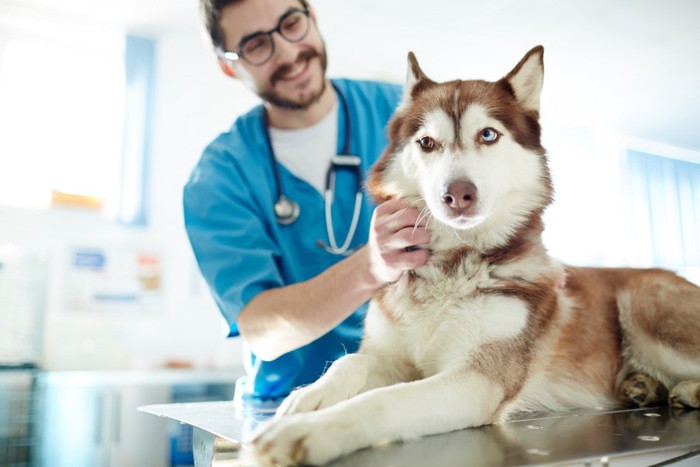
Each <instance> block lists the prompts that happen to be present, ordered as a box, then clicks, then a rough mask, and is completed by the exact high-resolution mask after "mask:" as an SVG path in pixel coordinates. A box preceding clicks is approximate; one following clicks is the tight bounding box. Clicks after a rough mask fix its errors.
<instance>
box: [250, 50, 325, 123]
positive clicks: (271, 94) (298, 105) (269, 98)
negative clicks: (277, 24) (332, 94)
mask: <svg viewBox="0 0 700 467" xmlns="http://www.w3.org/2000/svg"><path fill="white" fill-rule="evenodd" d="M316 57H318V59H319V60H320V61H321V70H322V72H323V77H324V79H323V81H322V84H321V89H320V90H319V91H318V92H317V93H315V94H313V95H311V96H309V97H308V98H307V99H305V100H304V101H301V102H297V101H291V100H289V99H285V98H283V97H282V96H280V95H279V94H277V93H276V92H275V91H273V90H272V88H274V86H275V83H276V82H277V81H279V80H280V79H281V77H282V76H284V75H285V74H286V73H287V72H288V71H289V69H290V68H291V67H293V66H294V63H297V62H299V61H302V60H303V61H310V60H312V59H313V58H316ZM294 63H291V64H289V65H283V66H281V67H280V68H278V69H277V70H275V72H274V73H273V74H272V76H271V77H270V89H268V90H264V91H262V92H261V93H260V97H261V98H262V99H263V100H264V101H265V102H268V103H270V104H272V105H274V106H275V107H278V108H281V109H287V110H306V109H308V108H309V107H311V106H312V105H313V104H315V103H316V102H318V101H319V100H320V99H321V96H322V95H323V92H324V91H325V90H326V80H325V76H326V68H327V67H328V57H327V55H326V47H325V44H324V45H323V48H322V50H321V52H319V51H317V50H316V49H310V50H304V51H302V52H301V53H300V54H299V56H298V57H297V59H296V61H295V62H294Z"/></svg>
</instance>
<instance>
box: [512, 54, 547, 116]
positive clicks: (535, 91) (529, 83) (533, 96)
mask: <svg viewBox="0 0 700 467" xmlns="http://www.w3.org/2000/svg"><path fill="white" fill-rule="evenodd" d="M543 57H544V47H542V46H541V45H538V46H537V47H535V48H533V49H532V50H530V51H529V52H528V53H527V54H525V56H524V57H523V59H522V60H520V63H518V64H517V65H516V66H515V68H513V70H512V71H511V72H510V73H508V74H507V75H506V76H505V78H504V79H505V80H506V81H508V83H510V86H511V87H512V88H513V92H515V97H516V98H517V99H518V101H520V103H522V104H523V106H525V108H526V109H528V110H534V111H537V112H539V110H540V93H541V92H542V82H543V81H544V58H543Z"/></svg>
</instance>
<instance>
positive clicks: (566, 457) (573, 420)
mask: <svg viewBox="0 0 700 467" xmlns="http://www.w3.org/2000/svg"><path fill="white" fill-rule="evenodd" d="M139 410H141V411H142V412H146V413H150V414H153V415H157V416H161V417H168V418H171V419H174V420H177V421H179V422H181V423H187V424H189V425H192V426H193V427H194V428H195V438H196V439H197V440H198V442H199V443H200V444H204V445H202V446H199V447H198V448H197V449H195V451H196V452H195V454H197V451H201V452H208V453H209V455H208V457H209V460H207V461H202V460H201V459H200V462H198V465H228V466H234V465H241V466H242V465H251V464H248V463H246V462H245V460H244V459H245V455H244V453H245V446H244V444H243V443H242V442H241V441H242V440H245V439H246V436H247V435H248V434H249V433H250V432H251V431H252V430H254V429H255V428H256V426H257V425H258V424H260V423H264V422H265V420H267V419H268V418H270V417H271V416H272V415H273V413H274V407H273V406H256V407H250V408H247V409H245V410H241V409H240V408H238V409H237V408H236V406H235V405H234V403H233V402H201V403H190V404H164V405H152V406H146V407H141V408H139ZM197 435H199V436H197ZM695 450H700V410H677V409H669V408H667V407H659V408H647V409H630V410H616V411H578V412H572V413H566V414H555V413H540V414H532V413H530V414H524V415H521V416H520V418H517V419H515V420H512V421H510V422H507V423H503V424H499V425H490V426H484V427H480V428H471V429H466V430H460V431H455V432H451V433H445V434H440V435H434V436H428V437H424V438H421V439H418V440H415V441H411V442H405V443H392V444H388V445H384V446H381V447H374V448H370V449H364V450H362V451H358V452H356V453H354V454H351V455H349V456H347V457H344V458H342V459H339V460H336V461H335V462H333V463H331V464H330V465H332V466H333V467H341V466H342V467H372V466H405V467H413V466H415V467H424V466H427V465H430V466H433V467H441V466H455V465H460V466H469V465H475V466H477V465H478V466H514V465H533V464H537V465H543V464H555V465H561V464H568V465H575V464H581V465H582V464H586V463H593V464H596V463H597V464H599V465H600V464H605V463H607V462H608V459H609V460H610V461H611V463H612V464H613V465H614V462H612V461H613V460H615V459H623V458H626V459H630V458H631V457H633V456H641V457H640V459H642V460H640V462H639V464H638V465H641V464H647V465H648V464H651V463H653V462H652V459H653V456H650V455H651V454H654V453H657V454H659V455H660V457H659V456H657V457H656V458H657V459H668V458H669V457H675V456H679V455H681V454H684V453H691V454H690V456H693V454H697V457H693V459H692V460H691V461H690V463H688V464H687V465H700V452H698V453H695V452H694V451H695ZM217 451H222V452H223V451H226V454H225V455H224V454H221V453H219V454H221V455H220V456H219V458H220V459H221V458H225V459H227V461H226V462H222V463H220V464H217V463H216V462H212V461H211V459H216V458H217ZM222 456H223V457H222ZM199 457H202V456H201V455H200V456H199ZM204 457H207V456H206V455H205V456H204ZM235 459H239V461H236V460H235ZM683 462H687V461H683ZM678 465H686V464H678Z"/></svg>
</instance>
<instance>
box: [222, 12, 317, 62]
mask: <svg viewBox="0 0 700 467" xmlns="http://www.w3.org/2000/svg"><path fill="white" fill-rule="evenodd" d="M276 32H278V33H279V35H280V36H282V37H283V38H284V39H285V40H286V41H288V42H299V41H300V40H302V39H303V38H304V37H306V34H307V33H308V32H309V10H308V8H305V9H303V10H300V9H298V8H292V9H290V10H289V11H287V12H286V13H285V14H284V15H283V16H282V17H281V18H280V20H279V22H278V23H277V27H275V28H274V29H270V30H269V31H267V32H256V33H255V34H252V35H250V36H247V37H244V38H243V39H242V40H241V43H240V44H239V48H238V52H229V51H226V50H223V49H219V55H220V56H221V57H222V58H224V59H225V60H228V61H229V62H234V61H236V60H245V61H246V62H247V63H250V64H251V65H263V64H265V63H267V62H268V61H269V60H270V59H271V58H272V56H273V55H274V54H275V41H274V40H272V34H274V33H276Z"/></svg>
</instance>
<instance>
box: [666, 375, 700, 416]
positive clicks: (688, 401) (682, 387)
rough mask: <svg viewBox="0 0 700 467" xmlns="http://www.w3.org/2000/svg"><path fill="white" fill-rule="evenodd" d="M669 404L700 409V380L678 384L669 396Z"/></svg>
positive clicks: (679, 407) (680, 407)
mask: <svg viewBox="0 0 700 467" xmlns="http://www.w3.org/2000/svg"><path fill="white" fill-rule="evenodd" d="M668 405H670V406H671V407H674V408H677V409H685V408H689V407H690V408H695V409H700V380H695V381H683V382H682V383H678V384H676V385H675V386H674V387H673V389H671V394H670V395H669V396H668Z"/></svg>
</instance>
